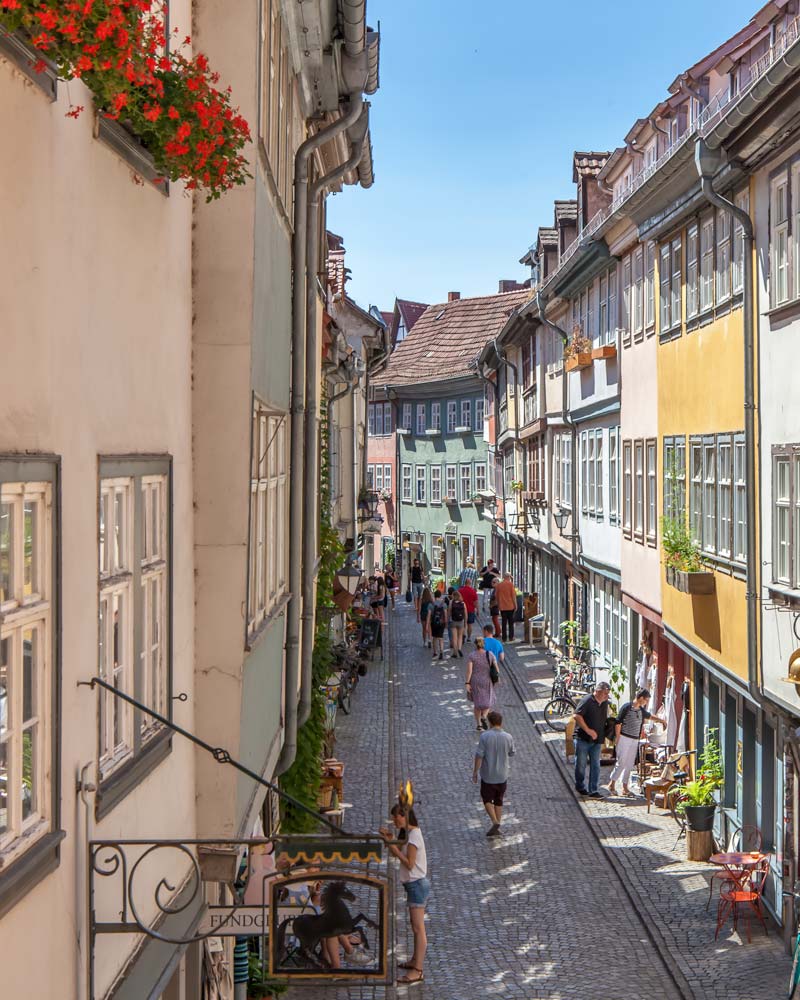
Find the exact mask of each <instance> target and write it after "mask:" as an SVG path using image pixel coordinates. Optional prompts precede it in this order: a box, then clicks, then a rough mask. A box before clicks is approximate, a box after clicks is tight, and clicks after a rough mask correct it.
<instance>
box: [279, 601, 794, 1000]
mask: <svg viewBox="0 0 800 1000" xmlns="http://www.w3.org/2000/svg"><path fill="white" fill-rule="evenodd" d="M389 636H390V644H389V648H388V650H387V659H386V661H385V663H384V665H383V669H381V665H380V664H379V663H378V662H376V663H375V664H374V665H373V666H372V667H371V668H370V671H369V674H368V675H367V677H366V678H365V679H364V681H362V683H361V684H360V685H359V688H358V690H357V691H356V693H355V696H354V699H353V709H352V714H351V715H350V716H349V717H346V718H340V721H339V723H338V724H337V737H338V742H337V747H336V750H337V754H338V755H339V756H340V757H341V758H342V759H344V760H345V761H346V763H347V772H346V782H345V792H346V795H345V797H346V799H347V800H348V801H349V802H352V808H351V809H350V810H349V811H348V819H347V826H348V828H349V829H351V830H354V831H359V832H360V831H362V830H367V829H375V828H376V827H377V826H378V825H379V824H380V822H381V821H385V819H386V817H387V810H388V807H389V804H390V795H391V794H393V790H394V789H395V788H396V787H397V784H398V783H399V781H400V780H401V779H404V778H406V777H411V779H412V780H413V781H414V784H415V790H416V794H417V796H418V804H419V812H418V816H419V820H420V824H421V826H422V829H423V831H424V834H425V838H426V844H427V848H428V859H429V866H430V874H431V879H432V882H433V893H432V895H431V900H430V904H429V908H428V935H429V950H428V959H427V961H426V969H425V983H424V984H423V985H422V986H415V987H397V988H396V989H394V988H390V989H388V990H386V989H383V988H376V987H372V986H371V987H368V988H364V987H351V988H349V989H341V990H337V991H335V992H334V995H335V996H336V998H337V1000H345V998H349V1000H366V998H373V997H374V998H376V1000H378V998H384V997H385V998H386V1000H392V998H394V997H395V996H405V995H406V991H409V992H410V993H411V995H412V996H418V997H426V998H429V1000H472V998H473V997H478V996H489V997H492V996H496V997H516V998H520V1000H523V998H524V1000H537V998H542V1000H544V998H547V1000H571V998H577V997H581V998H583V997H586V996H592V997H595V998H596V1000H612V998H613V1000H628V998H630V1000H638V998H641V997H645V996H646V997H650V998H653V1000H662V998H670V1000H672V998H679V997H681V996H692V994H691V993H688V992H685V990H682V989H680V988H679V987H678V985H677V984H676V982H675V980H674V978H673V974H672V972H671V971H670V970H671V967H672V966H673V965H674V962H672V960H671V958H669V959H668V962H669V966H668V965H667V964H666V963H665V962H664V961H663V960H662V958H661V957H660V955H659V953H658V951H657V949H656V947H655V946H654V943H653V940H652V938H651V936H650V934H649V933H648V930H647V928H646V926H645V924H644V923H643V921H642V920H641V918H640V917H639V915H638V914H637V912H636V911H635V909H634V908H633V907H632V905H631V902H630V899H629V897H628V894H627V892H626V889H625V887H624V885H623V883H622V881H621V879H620V877H619V874H618V872H617V870H616V869H615V868H613V867H611V866H610V865H609V860H608V857H607V855H606V852H605V850H604V848H603V846H601V844H600V843H599V841H598V839H597V836H596V833H595V831H594V830H593V829H592V828H591V826H590V825H589V824H587V823H586V822H584V821H583V820H582V819H581V817H580V813H579V812H578V806H577V804H576V801H575V799H574V797H573V795H572V793H571V792H570V790H569V788H568V786H567V785H566V784H565V782H564V780H563V777H562V774H561V773H560V769H559V765H558V764H557V762H556V761H555V760H554V758H553V757H552V756H551V754H550V752H549V751H548V749H547V747H546V746H545V744H544V742H543V741H542V739H541V738H540V736H539V735H538V733H537V730H536V728H535V727H534V725H533V724H532V723H531V720H530V718H529V715H528V712H527V710H526V707H525V704H524V703H523V701H522V699H521V698H520V696H519V695H518V693H517V690H516V688H515V686H514V684H513V683H512V682H511V679H510V678H504V679H503V680H502V681H501V683H500V686H499V688H498V707H499V708H500V709H501V711H502V712H503V715H504V718H505V723H504V724H505V728H507V729H508V731H509V732H511V733H512V734H513V736H514V737H515V740H516V746H517V754H516V757H515V758H514V764H513V769H512V776H511V780H510V782H509V792H508V795H507V800H506V801H507V810H506V813H505V816H504V834H503V836H502V838H500V839H499V840H496V841H494V842H492V841H487V840H486V837H485V836H484V834H485V831H486V829H487V826H488V823H487V820H486V817H485V815H484V812H483V809H482V806H481V804H480V801H479V797H478V790H477V787H476V786H475V785H473V784H472V781H471V764H472V755H473V749H474V747H475V742H476V734H475V732H474V727H473V723H472V716H471V713H470V711H469V708H468V705H467V702H466V701H465V699H464V695H463V684H464V669H465V663H466V660H465V659H463V660H458V661H454V660H452V659H445V660H444V661H443V662H442V663H438V662H436V663H433V664H432V663H431V659H430V654H429V652H428V651H427V650H425V649H423V647H422V644H421V642H420V638H419V632H418V626H417V625H416V622H415V621H414V615H413V611H412V610H411V609H410V608H409V607H407V606H406V605H405V604H404V603H402V602H401V603H399V604H398V610H397V612H396V613H395V615H394V618H393V621H392V622H391V625H390V628H389ZM390 718H391V720H392V722H391V725H389V719H390ZM348 779H349V780H348ZM396 904H397V928H396V937H397V954H396V956H395V958H396V960H402V959H404V958H405V957H406V956H407V955H408V954H410V940H409V939H408V938H407V933H406V932H407V920H406V910H405V903H404V901H403V900H402V899H401V894H400V893H398V894H397V897H396ZM704 916H705V917H706V919H705V931H706V932H707V934H708V939H709V940H710V943H711V944H713V919H712V917H711V916H707V915H704ZM709 928H710V930H709ZM408 937H409V938H410V935H409V936H408ZM291 995H292V996H296V997H298V998H299V997H301V996H303V995H305V996H308V993H307V992H305V994H304V992H303V991H301V990H296V991H292V994H291ZM717 995H720V996H723V995H724V996H730V997H734V996H736V997H744V996H745V994H744V993H741V992H735V993H728V994H724V993H723V994H716V993H712V992H709V993H702V994H700V993H698V994H697V996H698V997H700V996H703V997H706V996H717ZM757 995H758V996H767V995H770V996H775V993H772V994H765V993H762V994H757ZM748 996H749V994H748ZM753 996H756V994H753Z"/></svg>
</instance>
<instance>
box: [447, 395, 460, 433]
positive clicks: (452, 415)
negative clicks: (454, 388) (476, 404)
mask: <svg viewBox="0 0 800 1000" xmlns="http://www.w3.org/2000/svg"><path fill="white" fill-rule="evenodd" d="M457 426H458V403H456V401H455V400H452V399H451V400H450V401H449V402H448V404H447V433H448V434H452V433H453V431H454V430H455V429H456V427H457Z"/></svg>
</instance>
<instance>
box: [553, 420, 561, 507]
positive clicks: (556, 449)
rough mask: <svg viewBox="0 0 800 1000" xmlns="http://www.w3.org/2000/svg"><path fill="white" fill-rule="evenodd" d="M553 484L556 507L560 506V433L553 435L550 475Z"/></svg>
mask: <svg viewBox="0 0 800 1000" xmlns="http://www.w3.org/2000/svg"><path fill="white" fill-rule="evenodd" d="M550 479H551V482H552V484H553V501H554V505H555V506H556V507H559V506H561V502H562V501H561V435H560V434H554V435H553V471H552V474H551V476H550Z"/></svg>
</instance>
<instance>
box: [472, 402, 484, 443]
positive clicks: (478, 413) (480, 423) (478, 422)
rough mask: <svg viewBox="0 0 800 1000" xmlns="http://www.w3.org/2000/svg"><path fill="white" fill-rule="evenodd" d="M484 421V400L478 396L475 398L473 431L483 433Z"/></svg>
mask: <svg viewBox="0 0 800 1000" xmlns="http://www.w3.org/2000/svg"><path fill="white" fill-rule="evenodd" d="M485 423H486V401H485V400H484V399H483V397H479V398H478V399H476V400H475V425H474V429H475V433H476V434H481V435H482V434H483V432H484V425H485Z"/></svg>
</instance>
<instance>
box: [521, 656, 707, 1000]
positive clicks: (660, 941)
mask: <svg viewBox="0 0 800 1000" xmlns="http://www.w3.org/2000/svg"><path fill="white" fill-rule="evenodd" d="M531 648H533V647H531ZM509 653H511V654H513V668H512V669H508V668H507V669H506V672H507V674H508V676H509V678H510V680H511V683H512V685H513V687H514V690H515V691H516V692H517V696H518V697H519V699H520V701H521V702H522V704H523V706H525V704H526V701H527V699H526V698H525V691H524V688H523V686H522V684H521V682H520V680H519V678H518V677H517V675H516V668H517V667H518V663H517V651H516V648H514V647H511V648H509V647H508V646H506V661H508V660H509ZM526 712H527V715H528V718H529V719H530V721H531V725H532V726H533V729H534V732H535V733H536V735H537V736H538V737H539V739H540V740H541V742H542V743H543V744H544V746H545V748H546V749H547V752H548V753H549V754H550V757H551V758H552V760H553V762H554V763H555V765H556V770H557V771H558V773H559V775H560V776H561V780H562V781H563V782H564V785H565V787H566V788H567V790H568V791H569V792H570V794H571V795H572V797H573V799H574V800H575V804H576V805H577V807H578V812H579V813H580V816H581V818H582V820H583V822H584V823H585V824H586V826H587V827H588V828H589V830H590V831H591V834H592V836H593V837H594V838H595V840H596V841H597V843H598V845H599V846H600V848H601V849H602V851H603V854H605V856H606V858H607V859H608V860H609V862H610V863H611V867H612V868H613V870H614V874H615V875H616V876H617V878H618V880H619V882H620V884H621V886H622V888H623V890H624V891H625V895H626V896H627V897H628V899H629V900H630V903H631V906H632V907H633V910H634V911H635V913H636V915H637V916H638V917H639V920H640V921H641V923H642V926H643V927H644V931H645V933H646V934H647V936H648V937H649V938H650V942H651V943H652V945H653V947H654V948H655V950H656V952H657V953H658V956H659V959H660V960H661V964H662V965H663V967H664V969H665V971H666V973H667V976H668V977H669V978H670V979H671V980H672V982H673V984H674V986H675V988H676V989H677V991H678V993H679V994H680V995H681V996H682V997H683V998H684V1000H696V998H695V994H694V991H693V990H692V987H691V986H690V984H689V981H688V980H687V979H686V978H685V976H684V975H683V973H682V972H680V971H679V970H678V969H677V968H673V967H672V965H671V964H670V962H669V961H667V957H668V956H669V958H672V957H673V956H672V953H671V951H670V949H669V946H668V944H667V941H666V939H665V938H664V937H663V936H662V935H661V933H660V932H659V931H658V929H657V928H656V927H655V926H653V925H652V923H651V919H650V915H649V914H648V913H647V912H646V911H645V909H644V907H643V906H642V905H641V902H640V900H639V897H638V895H637V894H636V893H633V892H631V890H630V889H629V888H628V883H627V881H626V878H625V875H626V872H625V870H624V868H623V867H622V866H621V865H620V863H619V862H618V861H617V859H616V858H615V857H614V854H613V852H612V851H610V850H609V849H608V848H607V847H606V845H605V844H603V842H602V841H601V839H600V837H599V836H598V835H597V830H596V829H595V827H594V825H593V824H592V823H591V822H590V821H589V817H588V816H587V814H586V810H585V809H584V808H583V806H582V804H581V801H580V799H579V798H578V796H577V794H576V793H575V789H574V787H573V784H572V782H571V781H570V780H569V774H568V772H567V770H566V768H565V766H564V761H563V760H562V758H561V755H560V754H559V752H558V750H557V749H555V746H554V744H553V741H552V740H544V739H542V736H541V733H540V731H539V725H538V723H537V721H536V719H535V718H534V716H533V713H532V712H530V711H529V710H527V709H526Z"/></svg>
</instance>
